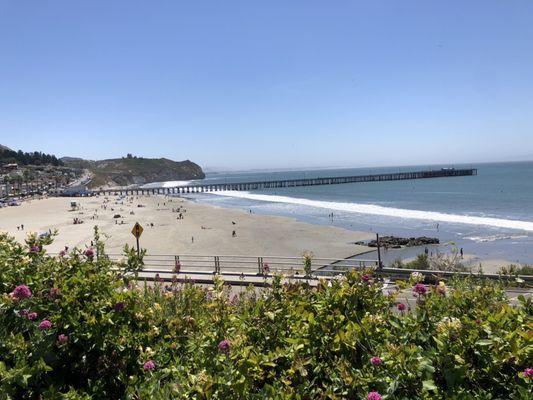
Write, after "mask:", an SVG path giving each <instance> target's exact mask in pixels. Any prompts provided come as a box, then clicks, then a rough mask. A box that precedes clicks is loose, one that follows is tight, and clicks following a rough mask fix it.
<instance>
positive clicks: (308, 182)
mask: <svg viewBox="0 0 533 400" xmlns="http://www.w3.org/2000/svg"><path fill="white" fill-rule="evenodd" d="M472 175H477V169H475V168H469V169H455V168H443V169H439V170H427V171H411V172H395V173H386V174H375V175H356V176H337V177H326V178H319V177H317V178H300V179H284V180H272V181H256V182H235V183H201V182H198V183H194V184H191V185H186V186H176V187H154V188H140V187H137V188H118V189H98V190H91V191H89V192H88V194H90V195H125V196H129V195H145V194H180V193H207V192H218V191H227V190H233V191H249V190H259V189H275V188H287V187H296V186H316V185H338V184H343V183H361V182H382V181H400V180H408V179H429V178H447V177H457V176H472Z"/></svg>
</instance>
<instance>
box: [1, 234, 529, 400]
mask: <svg viewBox="0 0 533 400" xmlns="http://www.w3.org/2000/svg"><path fill="white" fill-rule="evenodd" d="M47 240H49V239H47V238H42V239H39V238H36V237H30V238H29V239H28V243H26V244H25V245H21V244H18V243H16V242H15V241H14V240H13V239H12V238H10V237H8V236H7V235H5V234H0V290H1V291H2V292H1V300H0V398H2V399H4V398H5V399H33V398H43V399H49V398H50V399H52V398H58V399H59V398H65V399H89V398H94V399H116V398H126V399H149V398H157V399H170V398H176V399H208V398H210V399H211V398H213V399H232V398H234V399H371V400H376V399H383V400H389V399H443V398H447V399H471V398H480V399H504V398H505V399H526V398H531V395H532V393H531V389H532V380H533V370H532V369H531V368H532V365H531V360H532V359H533V357H532V349H533V343H532V337H531V330H532V318H531V315H532V311H533V307H532V304H531V300H530V299H525V298H523V297H521V298H520V299H519V302H520V304H519V305H517V306H511V305H509V302H508V299H507V298H506V296H505V293H504V291H503V290H502V288H501V287H500V286H499V285H498V284H495V283H489V282H482V281H478V280H474V279H469V280H456V281H453V282H449V283H448V287H447V288H446V290H445V291H444V294H443V290H442V287H443V286H442V285H437V286H432V285H426V286H424V285H422V284H421V283H419V282H417V283H418V284H420V285H422V286H419V288H422V287H423V288H424V290H422V289H417V290H416V291H415V295H416V299H415V300H409V301H405V300H402V302H399V301H398V300H399V299H397V298H396V297H397V296H396V295H395V294H393V295H385V294H384V293H383V291H382V286H381V284H380V281H379V279H376V277H375V276H373V275H372V272H371V271H365V273H364V274H361V273H358V272H350V273H348V274H347V275H346V276H345V277H342V278H339V279H334V280H332V281H330V282H321V283H320V284H319V285H318V287H316V288H311V287H309V286H308V285H307V284H306V283H290V284H282V281H281V278H280V277H279V276H274V278H273V284H272V287H270V288H268V289H261V290H259V289H253V288H248V289H231V288H229V287H228V286H227V285H224V284H223V282H222V281H220V280H215V284H214V285H213V287H211V288H209V289H206V288H203V287H201V286H196V285H194V284H192V283H186V284H180V283H178V282H177V280H173V282H171V283H168V284H166V283H165V282H160V281H158V282H155V283H154V284H153V285H150V286H149V285H143V284H142V283H135V282H137V281H135V280H134V277H135V271H138V270H139V269H140V267H141V266H142V254H143V253H141V257H140V258H138V257H137V256H136V254H133V253H131V251H130V249H126V253H127V254H126V255H127V261H126V264H123V265H122V267H123V269H125V270H126V271H129V272H128V273H127V274H125V273H123V272H118V271H116V270H115V269H112V268H113V267H116V265H114V264H112V263H111V262H110V261H109V260H108V259H107V258H106V257H105V251H104V248H103V246H102V245H101V243H100V242H99V241H98V240H95V246H96V250H97V251H96V250H95V251H94V253H93V257H91V258H89V257H87V255H86V254H84V253H83V252H82V251H79V250H72V251H71V252H69V255H68V257H57V258H54V257H48V256H47V255H46V245H47V244H48V243H49V242H45V241H47ZM29 246H39V248H40V249H41V250H40V252H39V253H38V254H33V253H32V254H31V255H30V254H29V252H28V249H29V248H30V247H29ZM412 283H414V282H412ZM417 283H414V285H413V286H409V288H410V289H409V290H408V292H409V293H410V292H411V288H413V287H416V284H417ZM21 285H25V287H26V288H27V289H28V291H26V290H25V289H18V290H17V288H18V287H20V286H21ZM236 291H237V292H238V293H236ZM28 293H29V294H30V295H29V296H28ZM236 294H238V296H236ZM407 306H408V307H407ZM408 310H409V311H408ZM32 313H35V317H34V318H29V316H30V314H32Z"/></svg>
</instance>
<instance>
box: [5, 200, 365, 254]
mask: <svg viewBox="0 0 533 400" xmlns="http://www.w3.org/2000/svg"><path fill="white" fill-rule="evenodd" d="M106 199H107V200H106ZM118 199H121V198H120V197H119V196H107V197H104V196H100V197H81V198H66V197H51V198H45V199H32V200H26V201H23V202H21V205H20V206H17V207H5V208H2V209H0V230H2V231H7V232H8V233H9V234H11V235H12V236H14V237H15V238H16V239H17V240H19V241H23V240H24V239H25V237H26V234H27V233H28V232H30V231H33V232H37V233H43V232H46V231H48V230H49V229H51V230H54V229H58V230H59V234H58V236H57V237H56V238H55V240H54V243H53V244H52V245H51V246H49V247H48V251H49V252H59V251H60V250H62V249H64V247H65V246H68V247H69V249H72V248H74V247H78V248H84V247H85V246H90V242H91V239H92V236H93V226H94V225H97V226H99V229H100V232H101V233H102V234H103V236H104V237H106V238H107V239H106V249H107V251H108V252H109V253H110V254H111V253H121V252H122V248H123V246H124V245H125V244H128V245H129V246H134V245H135V238H134V237H133V235H132V234H131V232H130V230H131V228H132V227H133V224H135V222H139V223H141V225H142V226H143V227H144V232H143V234H142V236H141V238H140V244H141V247H142V248H146V249H147V253H148V254H198V255H199V254H202V255H228V254H233V255H253V256H265V255H266V256H290V257H300V256H301V255H302V253H303V252H305V251H311V252H312V253H313V254H314V256H315V257H317V258H339V259H341V258H349V257H353V256H357V255H360V254H363V253H366V252H368V251H369V250H371V249H370V248H367V247H366V246H360V245H355V244H353V243H354V242H357V241H361V240H367V239H369V238H372V236H373V234H372V233H369V232H356V231H351V230H348V229H344V228H338V227H327V226H320V225H314V224H309V223H305V222H300V221H298V220H296V219H294V218H290V217H279V216H266V215H257V214H250V213H248V212H246V211H243V210H236V209H228V208H223V207H218V206H213V205H208V204H203V203H199V202H196V201H193V200H189V199H184V198H180V197H163V196H129V197H124V198H122V199H121V200H118ZM71 202H76V203H77V204H79V209H78V210H71V208H70V203H71ZM139 205H142V206H143V207H139ZM178 209H180V210H181V214H182V216H183V219H178V217H179V214H180V212H176V211H177V210H178ZM185 210H186V211H185ZM115 216H120V217H118V218H114V217H115ZM75 218H78V219H79V220H81V221H83V223H82V224H74V223H73V221H74V219H75ZM152 224H153V226H152ZM21 225H24V230H22V229H20V226H21ZM17 227H19V229H17ZM234 232H235V235H233V233H234Z"/></svg>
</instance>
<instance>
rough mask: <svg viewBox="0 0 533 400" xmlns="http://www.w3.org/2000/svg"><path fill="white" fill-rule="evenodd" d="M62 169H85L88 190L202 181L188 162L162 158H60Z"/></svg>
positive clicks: (200, 170) (193, 164)
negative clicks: (87, 172)
mask: <svg viewBox="0 0 533 400" xmlns="http://www.w3.org/2000/svg"><path fill="white" fill-rule="evenodd" d="M61 160H62V161H63V162H64V163H65V165H66V166H69V167H73V168H84V169H88V170H89V171H90V172H91V174H92V180H91V183H90V185H89V186H91V187H100V186H128V185H143V184H145V183H150V182H163V181H176V180H191V179H203V178H205V174H204V172H203V171H202V168H201V167H200V166H199V165H197V164H195V163H193V162H192V161H189V160H185V161H179V162H177V161H172V160H169V159H166V158H157V159H154V158H142V157H133V156H131V155H128V157H124V158H116V159H110V160H100V161H91V160H83V159H81V158H74V157H63V158H62V159H61Z"/></svg>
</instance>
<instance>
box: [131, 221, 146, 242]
mask: <svg viewBox="0 0 533 400" xmlns="http://www.w3.org/2000/svg"><path fill="white" fill-rule="evenodd" d="M143 230H144V229H143V227H142V226H141V224H139V223H138V222H136V223H135V225H134V226H133V229H132V230H131V233H132V234H133V236H135V237H136V238H137V239H139V237H140V236H141V235H142V233H143Z"/></svg>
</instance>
